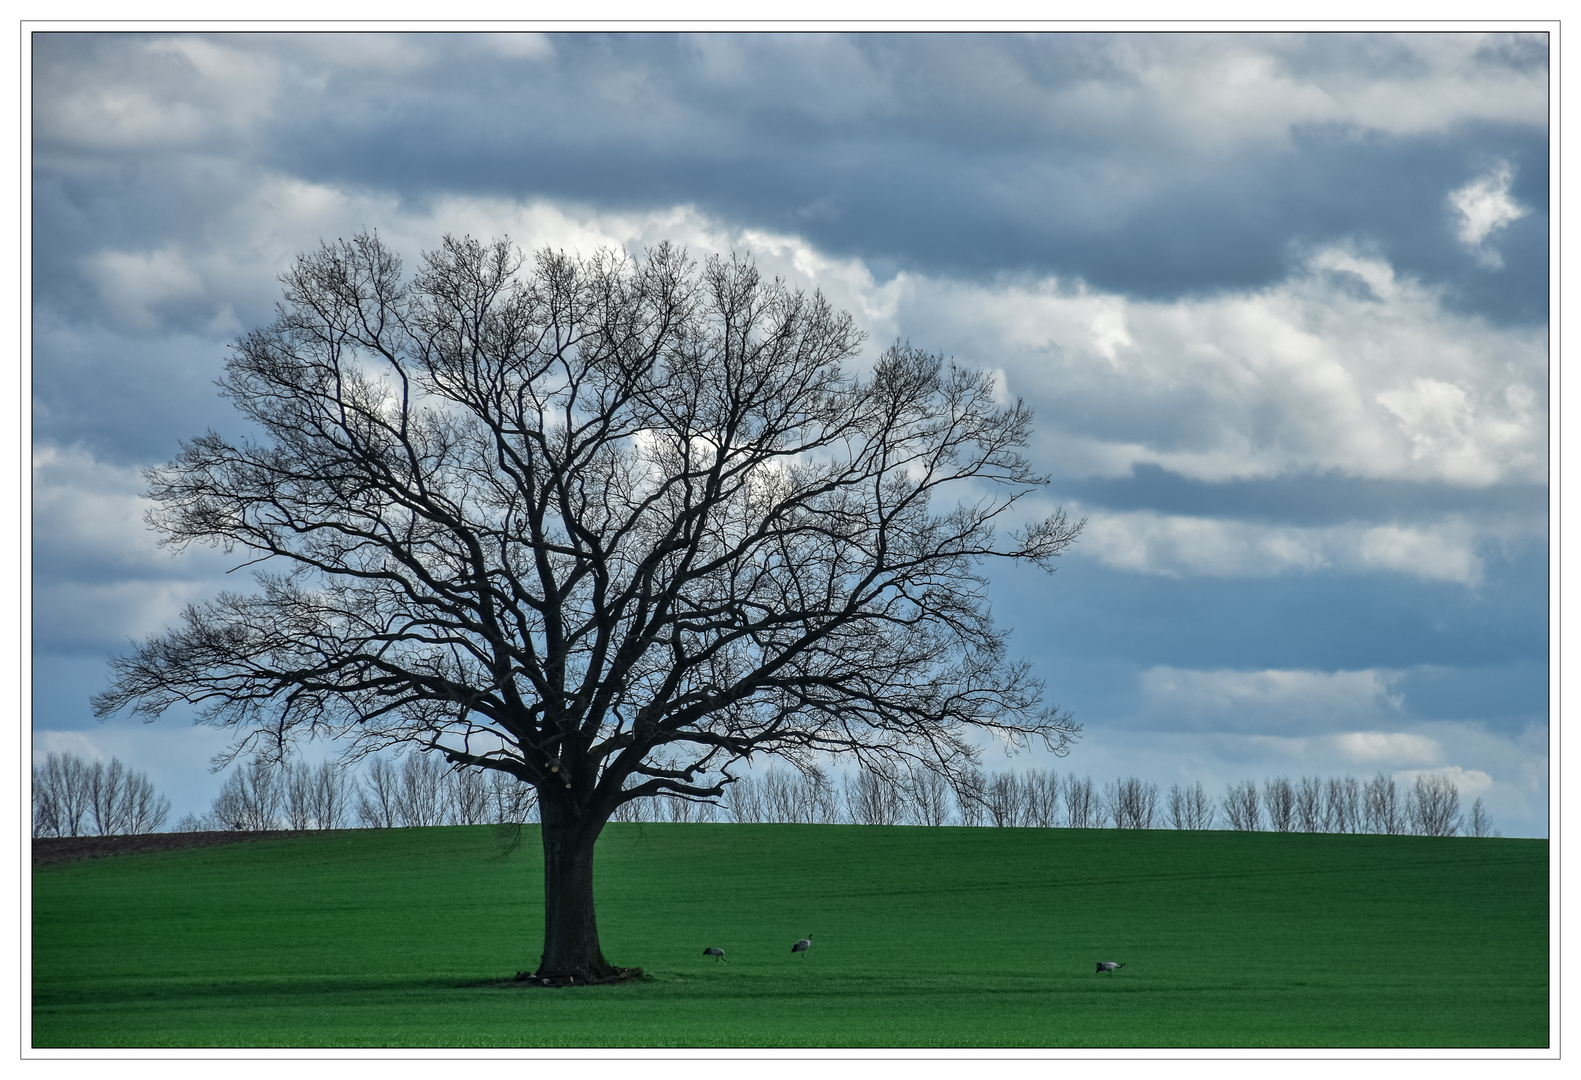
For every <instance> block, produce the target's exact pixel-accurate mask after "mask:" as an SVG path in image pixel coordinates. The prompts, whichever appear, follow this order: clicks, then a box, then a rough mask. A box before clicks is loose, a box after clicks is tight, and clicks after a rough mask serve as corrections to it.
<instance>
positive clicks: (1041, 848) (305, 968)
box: [32, 824, 1549, 1047]
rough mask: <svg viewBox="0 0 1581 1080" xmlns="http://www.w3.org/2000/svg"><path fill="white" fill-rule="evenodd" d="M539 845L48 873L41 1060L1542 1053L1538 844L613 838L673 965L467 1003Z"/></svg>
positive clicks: (517, 955) (42, 884)
mask: <svg viewBox="0 0 1581 1080" xmlns="http://www.w3.org/2000/svg"><path fill="white" fill-rule="evenodd" d="M537 845H538V837H537V832H536V829H534V828H532V827H528V828H526V829H524V834H523V837H522V846H521V847H520V848H519V849H518V850H516V851H514V852H512V853H510V854H508V855H504V856H502V855H501V846H500V843H499V840H498V839H497V837H496V836H495V833H494V830H493V829H491V828H489V827H475V828H461V827H455V828H436V829H393V830H358V831H350V832H337V833H324V834H303V835H302V836H300V837H294V838H290V839H284V840H265V841H257V842H254V843H249V844H239V845H232V846H227V847H216V848H205V849H199V850H194V851H181V852H169V853H162V854H149V855H136V856H125V857H120V858H114V859H101V860H96V861H90V862H79V863H72V864H67V865H62V866H50V867H42V868H37V869H35V871H34V874H33V936H32V947H33V969H32V973H33V1044H34V1045H35V1046H40V1047H46V1046H52V1047H94V1046H122V1047H131V1046H193V1047H201V1046H232V1047H279V1046H304V1047H334V1046H380V1047H403V1046H411V1047H415V1046H540V1047H548V1046H594V1047H597V1046H677V1047H692V1046H765V1047H798V1046H800V1047H822V1046H909V1047H979V1046H1008V1047H1089V1046H1090V1047H1142V1046H1235V1047H1256V1046H1280V1047H1327V1046H1496V1047H1516V1046H1544V1045H1546V1044H1547V1041H1548V994H1549V985H1548V873H1549V869H1548V844H1547V842H1546V841H1542V840H1513V839H1501V840H1471V839H1464V838H1452V839H1439V838H1427V837H1377V836H1328V835H1291V834H1271V833H1229V832H1206V833H1180V832H1165V831H1157V832H1132V831H1125V832H1120V831H1113V830H1067V829H1026V830H1022V829H964V828H943V829H919V828H900V827H896V828H875V827H860V826H838V825H836V826H790V825H659V824H645V825H612V826H610V827H609V828H608V829H607V830H606V832H605V835H604V837H603V838H602V839H601V840H600V842H599V859H600V861H599V864H598V868H597V883H596V884H597V891H598V897H599V926H600V929H601V932H602V936H603V941H604V951H605V954H606V955H607V956H608V957H609V959H610V960H611V961H612V962H614V963H616V964H619V965H623V966H641V967H642V968H644V969H645V970H646V971H647V972H648V974H649V976H650V978H649V979H648V980H647V981H645V982H642V983H640V984H636V985H625V986H609V987H593V988H587V989H575V990H542V989H536V990H535V989H526V988H524V987H521V986H509V987H501V986H498V985H466V984H469V983H472V984H476V983H479V982H483V981H486V980H496V979H503V978H506V977H508V976H510V975H512V974H513V973H514V972H515V971H516V970H518V969H524V970H531V969H532V968H533V967H535V966H536V964H537V960H538V953H539V951H540V949H541V945H542V916H541V897H542V891H541V890H542V878H541V871H540V867H539V851H538V846H537ZM809 932H810V933H812V935H813V948H812V949H811V951H809V952H808V953H806V954H804V955H796V956H793V955H791V953H790V945H791V943H792V942H793V941H795V940H796V939H797V938H799V937H801V936H803V935H805V934H807V933H809ZM708 945H717V946H719V947H721V948H723V949H724V950H725V951H726V954H727V956H728V960H727V961H726V962H724V963H716V962H715V961H714V960H713V959H712V958H709V957H704V956H703V955H702V950H703V948H704V946H708ZM1098 960H1120V961H1124V962H1125V963H1126V965H1127V966H1126V967H1125V968H1124V969H1122V970H1121V971H1119V972H1118V973H1116V974H1114V975H1112V976H1109V975H1096V974H1095V973H1094V970H1093V968H1094V962H1095V961H1098Z"/></svg>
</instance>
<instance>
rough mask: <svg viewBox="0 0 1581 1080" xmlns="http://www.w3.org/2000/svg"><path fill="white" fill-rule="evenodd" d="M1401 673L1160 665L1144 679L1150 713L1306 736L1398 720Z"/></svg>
mask: <svg viewBox="0 0 1581 1080" xmlns="http://www.w3.org/2000/svg"><path fill="white" fill-rule="evenodd" d="M1398 678H1399V676H1398V674H1397V673H1396V672H1392V671H1385V670H1381V669H1367V670H1363V671H1281V670H1265V671H1234V670H1217V671H1201V670H1195V669H1190V668H1176V667H1167V666H1158V667H1151V668H1148V669H1147V670H1146V671H1144V672H1143V673H1142V676H1141V691H1142V696H1143V699H1144V702H1145V704H1146V707H1147V709H1148V711H1149V713H1150V714H1152V715H1158V716H1175V717H1180V718H1182V719H1190V720H1193V721H1195V722H1197V724H1198V726H1206V727H1210V728H1211V727H1213V726H1214V725H1221V726H1222V728H1223V730H1245V729H1246V728H1248V727H1257V728H1260V729H1262V730H1267V731H1277V732H1279V733H1280V734H1281V735H1296V734H1307V733H1310V732H1313V731H1316V730H1323V729H1326V730H1332V729H1334V728H1336V727H1349V726H1352V725H1355V724H1357V723H1369V724H1370V722H1373V721H1377V720H1380V719H1385V718H1391V717H1398V716H1399V715H1400V710H1401V706H1402V704H1403V702H1402V699H1401V697H1400V695H1399V694H1398V693H1396V692H1395V691H1394V689H1393V684H1394V683H1395V681H1396V680H1397V679H1398Z"/></svg>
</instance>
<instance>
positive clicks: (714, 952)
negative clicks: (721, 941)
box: [703, 945, 725, 964]
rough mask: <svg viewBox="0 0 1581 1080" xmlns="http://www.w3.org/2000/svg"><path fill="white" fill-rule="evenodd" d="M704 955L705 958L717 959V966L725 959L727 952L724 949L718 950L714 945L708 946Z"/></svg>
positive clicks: (715, 961)
mask: <svg viewBox="0 0 1581 1080" xmlns="http://www.w3.org/2000/svg"><path fill="white" fill-rule="evenodd" d="M703 955H704V956H712V957H715V960H714V963H716V964H717V963H719V961H720V960H723V959H724V958H725V950H723V949H716V948H714V947H713V946H712V945H710V946H708V948H706V949H704V950H703Z"/></svg>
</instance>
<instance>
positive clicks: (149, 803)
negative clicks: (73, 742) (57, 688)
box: [33, 753, 170, 836]
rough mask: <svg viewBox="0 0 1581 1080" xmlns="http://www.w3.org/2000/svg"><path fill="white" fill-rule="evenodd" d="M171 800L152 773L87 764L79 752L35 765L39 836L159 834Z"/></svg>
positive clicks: (116, 764) (117, 763)
mask: <svg viewBox="0 0 1581 1080" xmlns="http://www.w3.org/2000/svg"><path fill="white" fill-rule="evenodd" d="M169 814H170V800H169V799H167V798H165V797H164V796H163V795H160V794H159V793H158V792H157V791H155V790H154V785H153V783H152V782H150V781H149V779H148V774H147V773H141V772H134V771H132V770H129V769H127V767H126V766H125V765H123V764H122V763H121V759H120V758H111V759H110V763H109V764H108V765H106V764H105V763H104V762H102V761H94V762H91V763H90V762H88V761H86V760H85V759H83V758H80V757H78V756H77V755H76V754H71V753H66V754H50V755H48V756H47V757H45V758H44V764H42V765H35V766H33V835H34V836H115V835H119V834H133V833H150V832H158V831H159V829H160V827H161V826H162V825H164V823H165V818H166V817H167V816H169Z"/></svg>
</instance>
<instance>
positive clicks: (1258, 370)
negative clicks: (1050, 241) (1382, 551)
mask: <svg viewBox="0 0 1581 1080" xmlns="http://www.w3.org/2000/svg"><path fill="white" fill-rule="evenodd" d="M899 318H900V320H901V322H902V324H903V325H905V326H907V327H908V328H911V332H912V333H913V334H915V335H916V336H918V337H919V339H921V340H927V341H931V342H938V341H944V342H947V344H948V347H949V348H950V349H951V350H952V351H954V352H956V353H958V354H960V355H962V356H963V357H993V358H994V361H995V362H996V363H997V364H1001V365H1002V366H1003V367H1004V369H1005V370H1006V372H1007V374H1008V375H1009V378H1010V382H1011V389H1012V390H1013V391H1015V392H1017V393H1020V394H1023V395H1025V396H1026V397H1028V398H1029V399H1030V400H1031V401H1032V402H1033V403H1034V404H1035V405H1037V406H1038V408H1039V416H1040V419H1041V420H1042V426H1043V428H1045V429H1048V430H1051V431H1054V432H1058V434H1057V435H1055V436H1054V437H1052V438H1050V439H1049V441H1048V443H1047V447H1048V450H1049V453H1050V455H1051V456H1054V458H1055V463H1054V467H1055V468H1056V469H1057V470H1058V471H1059V472H1062V473H1065V474H1067V475H1073V476H1081V475H1094V474H1096V475H1125V474H1127V473H1129V471H1130V469H1131V467H1132V466H1133V465H1137V464H1153V465H1159V466H1162V467H1164V468H1166V469H1169V470H1171V471H1173V472H1176V473H1179V474H1181V475H1183V476H1188V477H1193V478H1196V479H1201V480H1209V481H1221V480H1231V479H1248V478H1273V477H1280V476H1287V475H1291V474H1299V473H1303V472H1335V473H1340V474H1343V475H1348V476H1357V477H1369V478H1385V479H1397V480H1425V481H1441V482H1447V483H1453V484H1462V485H1471V486H1480V485H1487V484H1493V483H1498V482H1503V481H1515V482H1524V483H1543V482H1545V481H1546V478H1547V461H1548V456H1547V423H1548V418H1547V406H1546V399H1547V378H1548V366H1547V365H1548V351H1547V350H1548V343H1547V337H1546V334H1545V333H1544V332H1543V331H1542V330H1541V329H1532V328H1527V327H1502V326H1495V325H1492V324H1490V323H1488V322H1486V321H1485V320H1482V319H1479V318H1475V317H1470V316H1466V315H1463V314H1461V313H1459V312H1457V311H1456V310H1455V309H1454V307H1453V306H1452V305H1450V304H1449V303H1447V302H1446V301H1445V300H1444V298H1443V297H1442V296H1441V295H1440V294H1439V293H1438V292H1437V291H1436V290H1434V289H1431V288H1428V287H1426V286H1424V285H1422V284H1420V283H1419V282H1416V281H1414V280H1412V279H1410V278H1407V277H1402V276H1400V275H1397V274H1396V273H1395V271H1394V270H1393V268H1392V267H1391V266H1390V265H1389V264H1388V263H1387V262H1386V261H1384V260H1383V259H1381V258H1379V257H1377V256H1374V255H1370V254H1368V253H1366V252H1365V251H1361V250H1357V249H1353V248H1344V247H1341V248H1326V249H1323V250H1320V251H1317V252H1315V253H1313V254H1312V255H1311V257H1309V258H1308V260H1307V261H1306V263H1305V265H1304V266H1303V267H1302V268H1301V269H1300V270H1299V271H1298V272H1297V273H1295V274H1293V275H1292V276H1291V277H1289V278H1287V279H1286V280H1284V281H1280V282H1277V283H1275V284H1273V285H1270V286H1268V287H1265V288H1260V289H1256V290H1248V291H1244V292H1231V293H1223V294H1219V295H1216V296H1210V297H1203V298H1188V299H1182V300H1177V301H1173V302H1154V301H1141V300H1133V299H1128V298H1125V297H1122V296H1116V295H1112V294H1105V293H1100V292H1096V291H1094V290H1091V289H1089V288H1087V287H1085V286H1084V285H1082V284H1081V283H1080V282H1063V281H1058V280H1054V279H1048V280H1041V281H1017V282H1001V283H997V284H994V285H979V284H968V283H961V282H954V281H947V280H936V279H922V278H908V279H906V280H905V288H904V291H903V294H902V300H901V303H900V308H899Z"/></svg>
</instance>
